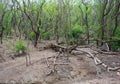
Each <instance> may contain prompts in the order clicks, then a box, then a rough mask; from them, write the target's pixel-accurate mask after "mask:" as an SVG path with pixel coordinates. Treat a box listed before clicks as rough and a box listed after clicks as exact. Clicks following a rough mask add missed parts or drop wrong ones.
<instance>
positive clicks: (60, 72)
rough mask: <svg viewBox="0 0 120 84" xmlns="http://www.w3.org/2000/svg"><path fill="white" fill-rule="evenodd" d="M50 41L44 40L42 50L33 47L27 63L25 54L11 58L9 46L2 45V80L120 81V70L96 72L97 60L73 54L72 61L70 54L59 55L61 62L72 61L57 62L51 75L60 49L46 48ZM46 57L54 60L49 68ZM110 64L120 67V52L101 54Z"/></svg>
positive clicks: (52, 83) (50, 83) (53, 83)
mask: <svg viewBox="0 0 120 84" xmlns="http://www.w3.org/2000/svg"><path fill="white" fill-rule="evenodd" d="M46 45H47V43H40V44H39V45H38V46H39V48H38V49H35V48H33V46H32V45H30V46H29V48H30V51H29V52H30V57H31V63H32V64H31V65H30V66H26V61H25V56H21V57H17V58H15V59H11V58H10V57H9V55H6V54H4V53H3V51H4V52H6V51H5V49H7V48H5V47H3V46H5V45H3V46H0V55H2V57H4V59H5V60H6V61H3V60H2V59H1V58H0V83H36V84H120V76H119V75H117V74H116V72H107V71H105V70H102V73H101V74H99V75H97V74H96V70H97V68H96V66H95V64H94V62H93V61H92V60H91V59H90V58H88V57H86V56H85V55H76V56H74V55H70V57H69V61H68V60H67V59H66V57H63V56H61V57H59V58H58V59H57V63H68V64H65V65H59V64H58V65H56V66H55V70H56V71H55V72H54V73H52V74H50V75H48V76H47V74H48V73H50V71H51V69H52V67H53V66H52V63H53V58H52V56H56V55H57V52H55V51H53V50H51V49H45V50H44V49H42V48H43V47H44V46H46ZM83 49H84V50H86V51H90V52H93V51H92V50H90V49H89V48H83ZM46 57H51V58H50V59H48V61H49V63H50V68H48V67H47V64H46V60H45V58H46ZM98 57H99V58H100V59H102V60H103V61H104V62H105V63H106V64H108V65H110V66H114V65H116V66H120V65H119V64H120V55H102V54H100V55H99V56H98Z"/></svg>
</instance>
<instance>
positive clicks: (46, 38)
mask: <svg viewBox="0 0 120 84" xmlns="http://www.w3.org/2000/svg"><path fill="white" fill-rule="evenodd" d="M50 36H51V32H50V31H48V32H45V33H43V38H44V39H45V40H49V39H50Z"/></svg>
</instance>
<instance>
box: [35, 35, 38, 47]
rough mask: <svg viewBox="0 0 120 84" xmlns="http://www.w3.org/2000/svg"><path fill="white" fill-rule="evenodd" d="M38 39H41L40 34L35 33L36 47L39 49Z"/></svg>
mask: <svg viewBox="0 0 120 84" xmlns="http://www.w3.org/2000/svg"><path fill="white" fill-rule="evenodd" d="M38 39H39V33H35V40H34V47H37V44H38Z"/></svg>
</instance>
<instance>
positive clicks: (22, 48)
mask: <svg viewBox="0 0 120 84" xmlns="http://www.w3.org/2000/svg"><path fill="white" fill-rule="evenodd" d="M15 50H16V52H20V51H22V52H25V51H26V50H27V47H26V46H25V44H24V42H23V41H21V40H20V41H18V42H17V43H16V45H15Z"/></svg>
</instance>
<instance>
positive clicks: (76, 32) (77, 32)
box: [71, 25, 84, 39]
mask: <svg viewBox="0 0 120 84" xmlns="http://www.w3.org/2000/svg"><path fill="white" fill-rule="evenodd" d="M71 33H72V36H73V37H74V38H75V39H78V38H79V37H80V35H81V34H83V33H84V30H82V28H81V26H79V25H76V26H75V27H74V28H72V31H71Z"/></svg>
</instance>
